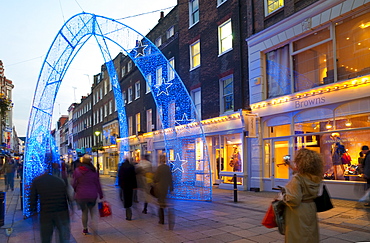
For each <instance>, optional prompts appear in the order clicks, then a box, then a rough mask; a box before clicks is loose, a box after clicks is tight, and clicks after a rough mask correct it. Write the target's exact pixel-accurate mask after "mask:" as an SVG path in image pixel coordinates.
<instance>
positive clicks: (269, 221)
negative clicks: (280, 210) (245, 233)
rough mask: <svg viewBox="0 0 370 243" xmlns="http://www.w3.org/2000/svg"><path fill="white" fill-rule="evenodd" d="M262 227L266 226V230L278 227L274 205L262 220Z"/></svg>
mask: <svg viewBox="0 0 370 243" xmlns="http://www.w3.org/2000/svg"><path fill="white" fill-rule="evenodd" d="M262 225H264V226H265V227H266V228H269V229H270V228H275V227H277V224H276V221H275V213H274V210H273V209H272V205H271V204H270V207H269V208H268V209H267V212H266V214H265V217H264V218H263V220H262Z"/></svg>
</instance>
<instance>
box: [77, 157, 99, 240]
mask: <svg viewBox="0 0 370 243" xmlns="http://www.w3.org/2000/svg"><path fill="white" fill-rule="evenodd" d="M72 187H73V189H74V191H75V199H76V202H77V204H78V205H79V207H80V209H81V210H82V226H83V231H82V233H83V234H85V235H87V234H89V230H88V228H87V225H88V217H89V213H90V216H91V217H92V216H93V208H94V206H95V204H96V200H97V198H98V196H99V198H100V199H103V191H102V188H101V184H100V180H99V175H98V173H97V171H96V169H95V167H94V165H93V164H92V163H91V156H90V155H88V154H85V155H84V156H83V157H81V163H79V166H78V167H77V168H76V169H75V171H74V173H73V183H72Z"/></svg>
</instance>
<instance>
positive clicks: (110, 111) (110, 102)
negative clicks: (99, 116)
mask: <svg viewBox="0 0 370 243" xmlns="http://www.w3.org/2000/svg"><path fill="white" fill-rule="evenodd" d="M112 106H113V101H112V100H110V101H109V115H110V114H112V111H113V107H112Z"/></svg>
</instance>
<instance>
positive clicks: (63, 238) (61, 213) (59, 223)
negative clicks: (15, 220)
mask: <svg viewBox="0 0 370 243" xmlns="http://www.w3.org/2000/svg"><path fill="white" fill-rule="evenodd" d="M38 199H40V235H41V241H42V243H49V242H51V239H52V235H53V231H54V228H57V230H58V233H59V242H63V243H64V242H69V239H70V234H71V233H70V219H69V210H68V203H69V197H68V191H67V186H66V184H65V182H64V181H63V180H62V179H61V178H59V177H56V176H53V175H50V174H48V173H44V174H42V175H41V176H39V177H36V178H35V179H34V180H33V182H32V186H31V192H30V209H31V210H32V212H37V201H38Z"/></svg>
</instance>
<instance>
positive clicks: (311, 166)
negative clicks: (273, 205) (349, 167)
mask: <svg viewBox="0 0 370 243" xmlns="http://www.w3.org/2000/svg"><path fill="white" fill-rule="evenodd" d="M293 163H295V166H294V165H292V164H290V166H291V167H292V168H293V171H295V174H294V176H293V178H292V179H291V180H290V181H289V182H288V184H287V185H286V186H285V188H283V190H282V196H283V201H284V203H285V204H286V207H285V214H284V215H285V242H294V243H295V242H307V243H314V242H319V226H318V220H317V212H316V204H315V202H314V201H313V199H315V198H316V197H317V195H318V192H319V188H320V183H321V181H322V177H323V170H324V163H323V160H322V158H321V156H320V154H318V153H317V152H315V151H312V150H309V149H305V148H303V149H300V150H298V152H297V154H296V156H295V159H294V161H293Z"/></svg>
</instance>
